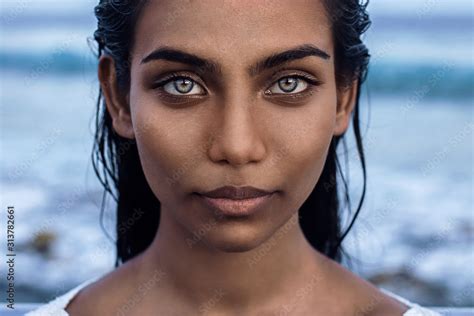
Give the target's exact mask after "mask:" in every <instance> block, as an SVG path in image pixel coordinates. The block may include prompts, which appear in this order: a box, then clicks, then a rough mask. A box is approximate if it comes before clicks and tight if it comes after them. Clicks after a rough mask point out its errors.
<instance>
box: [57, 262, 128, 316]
mask: <svg viewBox="0 0 474 316" xmlns="http://www.w3.org/2000/svg"><path fill="white" fill-rule="evenodd" d="M134 270H135V263H134V262H132V261H131V262H130V263H128V262H127V263H125V264H123V265H121V266H120V267H118V268H116V269H114V270H112V271H110V272H109V273H107V274H105V275H104V276H102V277H101V278H99V279H98V280H96V281H95V282H92V283H90V284H88V285H87V286H85V287H84V288H82V289H81V290H80V291H79V292H78V293H77V294H76V295H75V296H74V298H73V299H72V300H71V301H70V302H69V304H68V305H67V306H66V308H65V310H66V311H67V313H68V314H69V315H71V316H82V315H90V316H93V315H116V314H117V312H118V309H119V308H120V306H121V305H123V302H124V299H125V298H126V297H127V296H128V294H129V293H130V291H133V289H132V288H133V278H132V277H131V276H133V274H134Z"/></svg>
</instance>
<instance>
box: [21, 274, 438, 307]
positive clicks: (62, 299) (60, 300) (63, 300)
mask: <svg viewBox="0 0 474 316" xmlns="http://www.w3.org/2000/svg"><path fill="white" fill-rule="evenodd" d="M98 279H99V277H94V278H91V279H89V280H87V281H85V282H83V283H81V284H79V285H78V286H76V287H75V288H73V289H71V290H69V291H68V292H66V293H65V294H63V295H61V296H59V297H57V298H55V299H54V300H52V301H50V302H48V303H46V304H44V305H42V306H40V307H38V308H37V309H35V310H33V311H31V312H28V313H26V314H25V316H69V314H68V313H67V312H66V311H65V310H64V309H65V308H66V306H67V305H68V303H69V302H70V301H71V300H72V299H73V298H74V296H75V295H76V294H77V293H78V292H79V291H80V290H81V289H82V288H84V287H86V286H87V285H88V284H89V283H92V282H94V281H96V280H98ZM380 290H382V291H383V292H384V293H385V294H387V295H389V296H391V297H393V298H395V299H397V300H399V301H400V302H402V303H403V304H405V305H407V306H408V307H410V309H409V310H407V311H406V312H405V313H404V314H403V315H402V316H441V314H439V313H438V312H435V311H432V310H429V309H427V308H424V307H421V306H419V305H418V304H415V303H412V302H410V301H408V300H407V299H405V298H403V297H400V296H398V295H396V294H394V293H392V292H390V291H388V290H386V289H383V288H381V289H380Z"/></svg>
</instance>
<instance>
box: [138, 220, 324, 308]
mask: <svg viewBox="0 0 474 316" xmlns="http://www.w3.org/2000/svg"><path fill="white" fill-rule="evenodd" d="M167 214H169V213H168V212H167V211H165V212H163V211H162V214H161V218H160V226H159V229H158V233H157V235H156V236H155V239H154V240H153V242H152V244H151V245H150V247H148V248H147V250H146V251H145V252H144V262H146V266H147V268H146V270H148V271H157V269H159V270H160V271H162V272H163V273H164V275H165V276H166V280H167V282H166V284H169V285H170V286H172V287H173V288H174V291H176V293H179V297H180V298H182V299H183V300H184V301H186V302H187V303H188V304H190V306H194V307H197V308H198V309H203V308H206V306H207V305H208V304H209V303H212V308H213V309H218V308H220V309H222V310H232V309H234V310H235V307H236V306H246V307H248V308H252V307H254V306H263V305H266V304H268V305H272V306H280V305H282V302H285V301H288V299H289V298H288V295H289V293H290V295H294V294H295V292H296V291H297V290H298V289H300V288H301V286H302V284H307V283H308V277H311V276H315V275H321V272H322V267H319V268H320V269H321V270H318V266H320V264H319V263H321V262H323V259H321V258H320V255H316V254H317V251H315V250H314V249H313V248H312V247H311V245H310V244H309V243H308V242H307V240H306V238H305V237H304V235H303V232H302V231H301V228H300V225H299V223H298V213H296V214H294V215H293V216H292V217H291V219H290V220H288V221H287V223H285V224H284V225H283V226H281V227H280V228H279V230H278V231H276V232H275V233H274V234H273V236H272V237H270V238H269V239H268V240H267V241H265V242H264V243H263V244H261V245H260V246H258V247H256V248H254V249H252V250H249V251H245V252H223V251H219V250H216V249H211V248H209V246H207V245H206V244H205V243H204V242H202V240H201V241H200V242H198V243H196V244H194V245H193V246H192V247H190V245H189V243H187V242H186V237H187V236H188V235H189V233H186V232H185V231H184V228H183V227H182V226H180V225H179V224H178V223H176V221H175V220H174V219H172V218H170V217H169V216H168V215H167Z"/></svg>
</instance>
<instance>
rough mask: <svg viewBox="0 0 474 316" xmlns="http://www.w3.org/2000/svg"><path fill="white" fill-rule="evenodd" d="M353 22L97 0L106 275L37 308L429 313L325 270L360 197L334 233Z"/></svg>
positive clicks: (230, 7) (351, 6)
mask: <svg viewBox="0 0 474 316" xmlns="http://www.w3.org/2000/svg"><path fill="white" fill-rule="evenodd" d="M365 10H366V4H360V3H359V2H358V1H356V0H345V1H344V0H339V1H329V0H313V1H292V2H287V1H280V0H266V1H248V0H247V1H242V0H240V1H232V0H229V1H216V0H204V1H184V0H175V1H171V0H150V1H146V2H145V1H124V0H123V1H122V0H102V1H100V4H99V5H98V6H97V7H96V8H95V13H96V16H97V19H98V28H97V30H96V32H95V34H94V35H95V40H96V41H97V43H98V46H99V66H98V76H99V80H100V85H101V95H99V100H98V113H97V119H98V121H97V127H98V130H97V135H96V136H97V137H96V140H97V144H96V145H97V146H96V147H95V152H94V153H95V154H94V158H95V160H94V167H95V170H96V172H97V174H98V176H99V178H100V179H101V180H102V183H103V184H104V186H105V189H106V191H107V192H109V193H111V194H113V193H114V189H115V192H117V195H118V196H117V197H116V200H117V203H118V206H117V262H116V269H115V270H113V271H111V272H110V273H108V274H107V275H105V276H103V277H101V278H94V279H91V280H88V281H87V282H84V283H83V284H81V285H79V286H78V287H76V288H75V289H72V290H71V291H69V292H68V293H66V294H64V295H63V296H61V297H59V298H57V299H56V300H55V301H52V302H50V303H49V304H48V305H47V306H44V307H43V311H49V312H53V313H54V312H57V315H200V314H204V315H436V313H434V312H430V311H428V310H426V309H423V308H421V307H419V306H417V305H416V304H413V303H411V302H408V301H406V300H404V299H403V298H400V297H398V296H396V295H395V294H393V293H390V292H388V291H385V290H382V289H378V288H377V287H375V286H374V285H372V284H370V283H369V282H367V281H365V280H363V279H361V278H360V277H358V276H356V275H355V274H353V273H351V272H350V271H348V270H347V269H345V268H344V267H342V265H341V264H340V262H341V259H342V255H343V250H342V248H341V242H342V240H343V239H344V237H345V236H346V234H347V233H348V232H349V230H350V228H351V226H352V224H353V222H354V220H355V218H356V216H357V214H358V212H359V210H360V207H361V204H362V200H363V197H364V194H363V195H362V199H361V201H360V204H359V205H358V208H357V211H356V212H355V215H354V218H353V220H352V222H351V225H350V226H349V227H348V228H346V229H345V230H344V231H343V230H342V229H341V227H340V223H339V216H340V214H339V209H340V208H339V200H338V195H337V187H338V186H337V184H338V183H337V181H336V168H337V166H338V159H337V156H336V148H337V145H338V143H339V140H340V139H341V138H342V137H343V136H344V134H345V132H346V130H347V128H348V126H349V123H350V119H351V117H352V118H353V127H354V131H355V136H356V140H357V149H358V153H359V155H360V158H361V162H362V167H363V170H364V180H365V163H364V155H363V150H362V142H361V136H360V131H359V121H358V120H359V118H358V106H359V92H360V88H361V84H362V83H363V81H364V79H365V74H366V70H367V65H368V61H369V54H368V50H367V48H366V47H365V46H364V44H363V43H362V41H361V35H362V34H363V33H364V32H365V30H366V29H367V27H368V26H369V24H370V21H369V18H368V15H367V13H366V11H365ZM101 96H103V97H104V103H103V104H102V103H101ZM99 119H100V120H99ZM101 164H102V167H103V169H102V171H101V170H100V167H101ZM109 181H112V182H113V183H114V188H112V187H111V186H110V185H109ZM363 192H365V183H364V190H363ZM346 197H347V195H346ZM158 224H159V226H158ZM37 313H38V311H37ZM30 315H35V314H34V313H31V314H30Z"/></svg>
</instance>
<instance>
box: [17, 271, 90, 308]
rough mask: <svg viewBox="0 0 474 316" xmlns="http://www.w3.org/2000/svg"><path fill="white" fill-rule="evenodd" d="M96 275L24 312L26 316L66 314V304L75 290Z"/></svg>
mask: <svg viewBox="0 0 474 316" xmlns="http://www.w3.org/2000/svg"><path fill="white" fill-rule="evenodd" d="M97 279H98V277H94V278H91V279H89V280H87V281H85V282H83V283H81V284H79V285H77V286H76V287H74V288H72V289H71V290H69V291H67V292H66V293H64V294H62V295H60V296H58V297H56V298H55V299H53V300H51V301H49V302H47V303H46V304H44V305H41V306H40V307H38V308H36V309H34V310H32V311H30V312H28V313H26V314H25V315H26V316H43V315H48V316H51V315H55V316H68V313H67V312H66V310H65V307H66V306H67V304H68V303H69V302H70V301H71V300H73V299H74V297H75V296H76V294H77V292H79V291H80V290H81V289H82V288H84V287H85V286H87V285H88V284H90V283H92V282H94V281H95V280H97Z"/></svg>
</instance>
